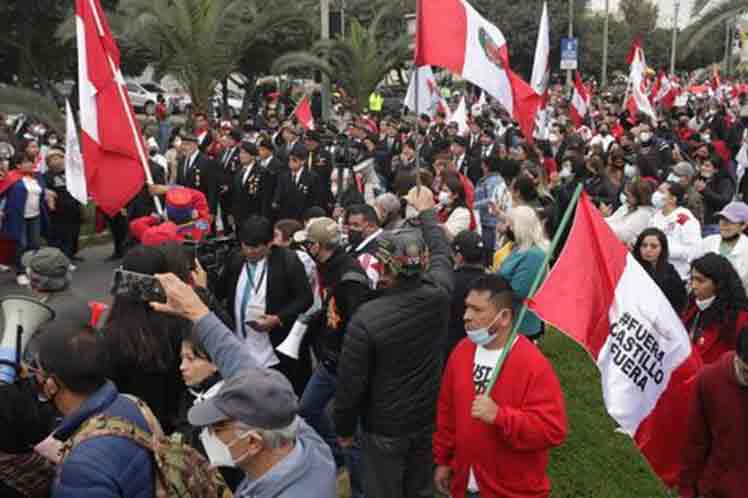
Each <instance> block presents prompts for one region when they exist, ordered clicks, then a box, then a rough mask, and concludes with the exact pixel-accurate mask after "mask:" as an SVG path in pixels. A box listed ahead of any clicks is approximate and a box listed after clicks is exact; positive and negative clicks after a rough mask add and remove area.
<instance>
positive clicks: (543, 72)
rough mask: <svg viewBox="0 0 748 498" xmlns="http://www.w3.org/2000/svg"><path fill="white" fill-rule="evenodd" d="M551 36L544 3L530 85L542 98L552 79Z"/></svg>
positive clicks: (546, 7) (546, 8) (546, 6)
mask: <svg viewBox="0 0 748 498" xmlns="http://www.w3.org/2000/svg"><path fill="white" fill-rule="evenodd" d="M550 39H551V36H550V29H549V27H548V4H547V3H546V2H543V14H542V15H541V16H540V29H539V30H538V41H537V43H536V44H535V60H534V61H533V65H532V78H530V85H531V86H532V89H533V90H535V93H537V94H538V95H540V96H541V97H543V96H545V93H546V91H547V90H548V81H549V80H550V77H551V66H550V64H548V59H549V57H550V53H551V41H550Z"/></svg>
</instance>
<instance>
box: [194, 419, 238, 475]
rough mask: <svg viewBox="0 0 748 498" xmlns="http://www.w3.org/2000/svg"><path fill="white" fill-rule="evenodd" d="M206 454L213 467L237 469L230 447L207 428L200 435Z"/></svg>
mask: <svg viewBox="0 0 748 498" xmlns="http://www.w3.org/2000/svg"><path fill="white" fill-rule="evenodd" d="M200 441H201V442H202V443H203V448H205V453H206V454H207V455H208V460H210V464H211V465H212V466H213V467H236V464H235V463H234V457H232V456H231V451H230V450H229V447H228V446H227V445H226V444H225V443H224V442H223V441H221V440H220V439H218V436H216V435H215V434H213V432H212V431H209V430H208V429H207V428H205V429H203V431H202V432H201V433H200Z"/></svg>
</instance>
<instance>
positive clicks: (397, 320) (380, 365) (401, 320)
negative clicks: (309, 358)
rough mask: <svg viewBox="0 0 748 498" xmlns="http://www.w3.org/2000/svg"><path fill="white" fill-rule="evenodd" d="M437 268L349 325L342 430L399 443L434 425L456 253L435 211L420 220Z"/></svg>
mask: <svg viewBox="0 0 748 498" xmlns="http://www.w3.org/2000/svg"><path fill="white" fill-rule="evenodd" d="M420 220H421V221H422V231H423V237H424V239H425V241H426V244H427V245H428V247H429V250H430V268H429V270H428V271H427V272H426V273H424V274H423V275H422V276H421V277H416V278H413V279H409V280H406V281H403V282H399V283H398V284H397V285H396V286H395V287H393V288H390V289H386V290H384V291H382V292H381V293H380V294H379V295H378V296H377V297H375V298H374V299H373V300H371V301H369V302H367V303H364V304H363V305H362V306H361V307H360V308H359V309H358V311H357V312H356V313H355V314H354V315H353V318H352V319H351V322H350V323H349V324H348V332H347V334H346V337H345V340H344V342H343V351H342V353H341V356H340V362H339V364H338V390H337V396H336V399H335V428H336V430H337V432H338V434H339V435H340V436H342V437H347V436H351V435H353V434H354V432H355V429H356V423H357V420H358V418H359V416H360V417H361V418H362V421H363V429H364V431H366V432H367V433H371V434H375V435H382V436H390V437H398V436H405V435H409V434H414V433H420V432H421V431H423V430H424V429H425V428H428V427H431V426H433V424H434V418H435V415H436V401H437V398H438V395H439V380H440V375H441V363H442V362H441V358H442V347H443V344H444V339H445V337H446V335H447V326H448V325H449V308H450V301H451V295H452V290H453V287H454V283H453V276H452V273H453V271H452V264H451V262H450V258H449V246H448V244H447V240H446V238H445V237H444V232H443V231H442V229H441V227H440V226H439V225H438V224H437V221H436V214H435V212H434V211H433V210H430V211H427V212H424V213H421V215H420Z"/></svg>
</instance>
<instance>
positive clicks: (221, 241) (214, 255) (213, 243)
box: [182, 236, 239, 283]
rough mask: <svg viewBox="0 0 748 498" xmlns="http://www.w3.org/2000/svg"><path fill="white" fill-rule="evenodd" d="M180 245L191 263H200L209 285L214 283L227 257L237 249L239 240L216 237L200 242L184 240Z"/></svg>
mask: <svg viewBox="0 0 748 498" xmlns="http://www.w3.org/2000/svg"><path fill="white" fill-rule="evenodd" d="M182 245H183V247H185V248H187V249H188V250H189V251H190V254H191V255H192V260H193V261H194V260H197V261H199V262H200V266H202V267H203V269H204V270H205V272H206V273H207V274H208V282H209V283H210V282H215V281H216V279H217V278H218V276H219V275H220V274H221V271H222V270H223V266H224V265H225V264H226V262H227V261H228V257H229V255H230V254H231V253H232V252H233V251H234V250H236V249H238V248H239V240H238V239H237V238H236V237H233V236H231V237H216V238H214V239H205V240H200V241H196V240H185V241H184V242H183V244H182Z"/></svg>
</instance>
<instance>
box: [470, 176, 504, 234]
mask: <svg viewBox="0 0 748 498" xmlns="http://www.w3.org/2000/svg"><path fill="white" fill-rule="evenodd" d="M501 183H504V179H503V178H502V177H501V175H499V174H498V173H490V174H489V175H488V176H484V177H483V178H481V179H480V181H479V182H478V185H476V186H475V201H474V202H473V207H474V208H475V209H477V210H478V212H479V213H480V224H481V226H484V227H490V228H496V215H493V214H491V211H490V210H489V209H488V205H489V202H490V201H491V199H493V196H494V193H495V192H496V188H497V187H498V186H499V185H500V184H501Z"/></svg>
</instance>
